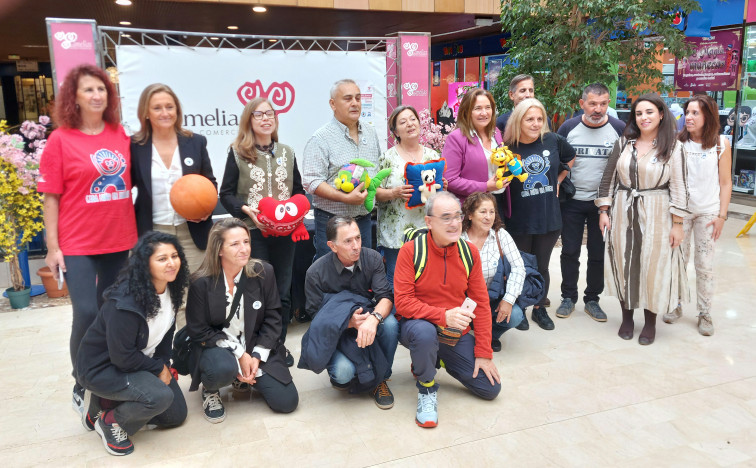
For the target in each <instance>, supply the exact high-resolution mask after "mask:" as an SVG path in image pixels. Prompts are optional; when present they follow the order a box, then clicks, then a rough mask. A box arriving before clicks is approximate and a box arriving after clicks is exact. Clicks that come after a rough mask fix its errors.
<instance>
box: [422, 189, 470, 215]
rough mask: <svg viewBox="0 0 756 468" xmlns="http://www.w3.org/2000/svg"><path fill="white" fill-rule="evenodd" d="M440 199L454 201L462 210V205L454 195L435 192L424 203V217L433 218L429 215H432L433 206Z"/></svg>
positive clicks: (445, 192)
mask: <svg viewBox="0 0 756 468" xmlns="http://www.w3.org/2000/svg"><path fill="white" fill-rule="evenodd" d="M440 198H448V199H450V200H454V201H455V202H457V205H458V206H459V209H460V210H461V209H462V203H460V201H459V198H457V196H456V195H454V194H453V193H451V192H447V191H443V192H436V193H434V194H433V195H431V196H430V198H429V199H428V201H427V202H425V216H433V215H432V214H431V213H433V205H435V204H436V200H438V199H440Z"/></svg>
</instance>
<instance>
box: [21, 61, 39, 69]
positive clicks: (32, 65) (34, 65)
mask: <svg viewBox="0 0 756 468" xmlns="http://www.w3.org/2000/svg"><path fill="white" fill-rule="evenodd" d="M16 71H17V72H38V71H39V62H37V61H36V60H17V61H16Z"/></svg>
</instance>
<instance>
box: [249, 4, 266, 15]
mask: <svg viewBox="0 0 756 468" xmlns="http://www.w3.org/2000/svg"><path fill="white" fill-rule="evenodd" d="M252 11H254V12H255V13H265V12H266V11H268V9H267V8H265V7H264V6H262V5H257V6H253V7H252Z"/></svg>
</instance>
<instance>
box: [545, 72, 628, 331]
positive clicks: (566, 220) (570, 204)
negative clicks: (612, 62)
mask: <svg viewBox="0 0 756 468" xmlns="http://www.w3.org/2000/svg"><path fill="white" fill-rule="evenodd" d="M580 107H581V108H582V109H583V112H584V113H583V114H582V115H580V116H577V117H573V118H571V119H569V120H567V121H566V122H564V123H563V124H562V126H561V127H559V130H558V131H557V133H558V134H560V135H562V136H563V137H565V138H566V139H567V141H568V142H569V143H570V145H572V147H573V148H575V152H576V156H575V163H574V165H573V166H572V174H571V176H570V179H571V180H572V183H573V184H574V185H575V195H574V197H572V198H570V199H567V200H565V201H563V202H562V203H561V210H562V255H561V264H562V303H561V304H560V305H559V307H558V308H557V311H556V316H557V317H559V318H567V317H569V316H570V314H572V311H574V310H575V304H576V303H577V298H578V288H577V282H578V277H579V274H580V273H579V269H580V249H581V246H582V244H583V232H584V230H585V226H586V223H587V225H588V240H587V247H588V269H587V278H586V281H587V286H586V289H585V292H584V295H583V303H584V304H585V313H586V314H588V315H589V316H590V317H591V318H592V319H593V320H596V321H598V322H606V314H605V313H604V311H603V310H601V307H600V306H599V304H598V301H599V294H601V292H602V291H603V290H604V240H603V236H602V234H603V233H602V232H601V231H600V230H599V215H598V212H597V211H596V206H595V205H594V203H593V200H595V199H596V196H597V193H598V186H599V183H600V182H601V176H602V175H603V174H604V168H605V167H606V163H607V161H608V158H609V153H611V151H612V148H613V147H614V142H615V141H617V139H618V138H619V137H620V135H622V132H623V131H624V129H625V124H624V122H622V121H621V120H618V119H615V118H614V117H610V116H608V115H607V109H608V108H609V88H607V87H606V86H605V85H603V84H601V83H593V84H591V85H588V86H586V87H585V89H584V90H583V96H582V99H580Z"/></svg>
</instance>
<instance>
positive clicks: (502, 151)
mask: <svg viewBox="0 0 756 468" xmlns="http://www.w3.org/2000/svg"><path fill="white" fill-rule="evenodd" d="M518 156H519V155H517V154H514V153H513V152H512V151H510V150H509V148H508V147H507V146H500V147H498V148H496V149H495V150H494V151H493V152H492V153H491V162H492V163H493V164H494V166H496V167H497V168H498V169H496V188H502V187H503V186H504V181H505V180H512V178H514V177H517V178H518V179H519V180H520V182H525V179H527V178H528V173H527V172H525V169H524V168H523V167H522V163H521V162H520V158H519V157H518Z"/></svg>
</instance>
